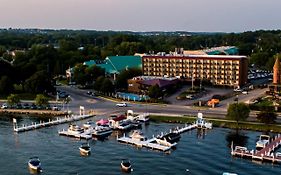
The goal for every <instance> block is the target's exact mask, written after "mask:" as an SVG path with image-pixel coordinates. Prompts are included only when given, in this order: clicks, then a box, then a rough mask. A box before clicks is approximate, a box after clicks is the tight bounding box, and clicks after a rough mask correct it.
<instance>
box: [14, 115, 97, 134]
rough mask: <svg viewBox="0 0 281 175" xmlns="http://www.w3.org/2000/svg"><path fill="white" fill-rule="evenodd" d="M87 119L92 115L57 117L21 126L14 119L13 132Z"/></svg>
mask: <svg viewBox="0 0 281 175" xmlns="http://www.w3.org/2000/svg"><path fill="white" fill-rule="evenodd" d="M89 117H93V115H73V116H65V117H63V118H59V117H57V118H56V119H54V120H51V119H49V121H48V122H43V121H40V122H39V123H36V122H34V123H31V124H30V125H25V124H23V125H22V126H18V125H17V122H16V120H15V119H14V132H24V131H31V130H35V129H39V128H43V127H49V126H52V125H58V124H63V123H68V122H74V121H79V120H83V119H86V118H89Z"/></svg>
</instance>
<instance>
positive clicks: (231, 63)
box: [143, 59, 239, 65]
mask: <svg viewBox="0 0 281 175" xmlns="http://www.w3.org/2000/svg"><path fill="white" fill-rule="evenodd" d="M143 62H155V63H188V64H229V65H235V64H237V65H238V64H239V61H237V60H182V59H174V60H169V59H143Z"/></svg>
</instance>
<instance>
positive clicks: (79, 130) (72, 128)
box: [67, 124, 84, 134]
mask: <svg viewBox="0 0 281 175" xmlns="http://www.w3.org/2000/svg"><path fill="white" fill-rule="evenodd" d="M67 131H68V132H69V133H71V134H81V133H82V132H84V129H83V128H80V127H79V126H77V125H74V124H71V125H69V127H68V130H67Z"/></svg>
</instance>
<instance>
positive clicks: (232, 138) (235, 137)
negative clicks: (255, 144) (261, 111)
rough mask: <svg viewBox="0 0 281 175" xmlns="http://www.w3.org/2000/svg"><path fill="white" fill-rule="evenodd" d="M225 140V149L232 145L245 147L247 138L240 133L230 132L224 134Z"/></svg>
mask: <svg viewBox="0 0 281 175" xmlns="http://www.w3.org/2000/svg"><path fill="white" fill-rule="evenodd" d="M225 139H226V141H227V147H229V148H230V147H231V144H232V143H233V146H246V145H247V143H248V136H246V135H245V134H243V133H241V132H235V131H230V132H229V133H228V134H226V136H225Z"/></svg>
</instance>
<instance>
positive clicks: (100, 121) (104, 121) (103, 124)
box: [96, 119, 109, 126]
mask: <svg viewBox="0 0 281 175" xmlns="http://www.w3.org/2000/svg"><path fill="white" fill-rule="evenodd" d="M96 125H98V126H108V125H109V120H107V119H100V120H99V121H97V122H96Z"/></svg>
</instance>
